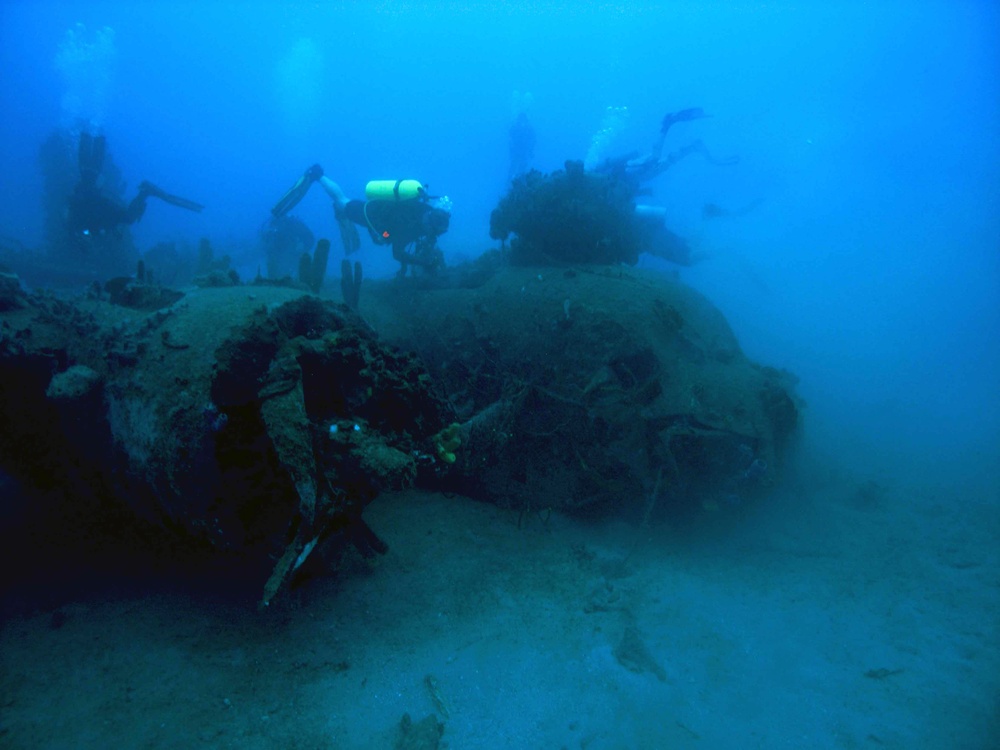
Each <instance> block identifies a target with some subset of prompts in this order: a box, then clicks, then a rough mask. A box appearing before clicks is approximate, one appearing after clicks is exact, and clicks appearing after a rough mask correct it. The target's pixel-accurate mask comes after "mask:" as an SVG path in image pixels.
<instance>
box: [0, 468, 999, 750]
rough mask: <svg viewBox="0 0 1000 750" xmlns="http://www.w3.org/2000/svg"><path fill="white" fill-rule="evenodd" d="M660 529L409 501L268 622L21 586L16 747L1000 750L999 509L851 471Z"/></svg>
mask: <svg viewBox="0 0 1000 750" xmlns="http://www.w3.org/2000/svg"><path fill="white" fill-rule="evenodd" d="M794 484H795V483H794V482H793V483H792V485H793V486H791V487H788V488H785V489H783V490H781V491H780V492H776V493H775V494H774V495H773V496H772V497H770V498H767V499H765V500H764V501H762V502H760V503H757V504H756V505H754V506H750V507H741V508H735V509H728V510H724V511H720V512H717V513H714V514H706V516H705V517H703V518H702V519H701V520H699V521H697V522H694V523H691V524H688V525H685V526H683V527H678V526H660V527H650V528H636V527H635V526H630V525H626V524H623V523H617V522H593V523H585V522H582V521H579V520H575V519H571V518H567V517H563V516H560V515H558V514H555V513H553V514H546V513H544V512H543V513H530V514H524V515H522V516H520V517H519V516H518V514H517V513H514V512H512V511H506V510H501V509H499V508H496V507H494V506H490V505H484V504H481V503H476V502H473V501H470V500H467V499H464V498H461V497H446V496H443V495H436V494H426V493H420V492H407V493H403V494H396V495H386V496H383V497H381V498H379V499H378V500H377V501H376V502H375V503H374V504H373V505H372V506H371V507H370V508H369V509H368V511H367V512H366V517H367V518H368V521H369V523H370V525H371V526H372V527H373V528H374V529H376V530H377V531H378V532H379V533H380V534H381V535H382V536H383V538H384V539H385V540H386V541H388V543H389V545H390V551H389V553H388V554H387V555H385V556H384V557H381V558H378V559H376V560H374V561H372V562H367V561H363V560H361V559H360V558H358V559H356V560H349V561H348V562H347V564H346V565H345V567H344V570H343V572H342V574H341V575H340V576H338V577H336V578H334V577H327V578H319V579H314V580H312V581H311V582H310V583H308V584H306V585H303V586H300V587H299V588H298V589H296V590H295V591H293V592H292V593H291V594H290V595H288V596H286V597H285V599H284V601H282V602H279V603H277V604H276V605H274V606H272V607H271V608H270V609H269V610H268V611H266V612H263V613H258V612H257V611H256V610H255V608H254V607H253V603H252V601H251V600H250V599H249V597H248V596H246V595H245V592H244V593H241V594H233V593H232V592H231V591H229V592H227V591H220V590H219V588H218V587H217V586H213V585H207V586H191V585H188V584H185V583H178V581H177V580H173V581H170V582H164V581H163V580H159V579H158V580H157V581H156V582H155V583H150V582H148V581H144V582H143V583H142V584H137V583H134V582H133V583H131V584H122V583H121V582H118V583H115V584H113V585H110V584H109V585H105V586H102V585H95V586H89V587H87V589H86V590H85V591H84V590H80V591H77V592H74V593H67V592H60V593H59V594H49V595H42V594H40V593H39V592H35V594H36V595H38V599H39V602H35V603H32V602H31V601H30V600H31V598H32V595H26V594H24V593H23V592H21V593H18V594H11V597H14V598H17V599H18V601H17V602H15V603H13V604H12V603H10V602H9V603H8V606H7V607H6V611H7V613H8V614H7V618H6V621H5V622H4V623H3V629H2V635H0V654H2V656H0V659H2V673H0V717H2V718H0V746H2V747H4V748H33V749H41V748H53V749H54V748H59V749H64V748H110V747H119V748H126V747H127V748H193V747H205V748H286V749H294V748H310V749H312V748H352V749H353V748H392V747H394V746H395V744H396V742H397V735H398V732H399V729H398V727H399V723H400V719H401V717H402V716H403V714H404V713H406V714H409V715H410V716H411V717H413V720H414V721H415V722H416V721H419V720H421V719H423V718H424V717H426V716H428V715H435V716H436V717H437V719H438V721H440V722H442V723H443V724H444V735H443V738H442V740H441V745H440V746H441V747H447V748H452V749H453V750H457V749H458V748H497V749H499V748H567V749H575V748H580V749H583V748H586V749H587V750H600V749H604V748H608V749H615V750H617V749H619V748H623V749H624V748H637V749H640V748H907V749H908V750H912V749H914V748H941V749H942V750H946V749H949V750H959V749H964V748H968V749H970V750H972V749H979V748H982V749H984V750H985V749H986V748H995V747H1000V720H998V715H1000V650H998V643H1000V546H998V545H997V539H998V538H1000V534H998V532H1000V511H998V507H997V502H996V501H997V498H990V497H983V498H970V497H955V496H952V495H950V494H949V492H951V491H950V490H949V489H947V488H931V487H927V486H926V485H925V486H922V487H920V488H917V489H912V488H904V487H901V486H896V485H893V484H892V483H879V482H872V481H865V482H857V481H852V480H847V479H844V478H838V477H835V476H831V477H830V478H829V479H828V480H826V481H823V482H820V483H819V484H820V485H821V486H819V487H817V486H815V485H816V483H815V482H811V483H810V484H812V485H813V486H812V487H811V489H810V490H809V491H808V492H805V491H804V490H803V491H797V490H796V488H795V486H794Z"/></svg>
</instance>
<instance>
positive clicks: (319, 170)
mask: <svg viewBox="0 0 1000 750" xmlns="http://www.w3.org/2000/svg"><path fill="white" fill-rule="evenodd" d="M322 176H323V167H321V166H320V165H319V164H313V165H312V166H311V167H309V169H307V170H306V174H305V177H306V179H307V180H309V181H310V182H316V180H318V179H319V178H320V177H322Z"/></svg>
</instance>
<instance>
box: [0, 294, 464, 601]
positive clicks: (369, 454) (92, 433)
mask: <svg viewBox="0 0 1000 750" xmlns="http://www.w3.org/2000/svg"><path fill="white" fill-rule="evenodd" d="M20 301H21V303H22V304H21V306H20V307H18V308H17V309H16V310H14V311H13V312H11V313H8V314H5V315H4V319H3V336H2V338H0V369H2V371H3V372H2V375H3V383H4V387H3V390H2V393H0V396H2V401H0V404H2V414H3V419H4V422H5V424H4V427H5V440H4V444H3V449H4V450H3V456H2V458H3V463H4V466H5V468H6V469H7V470H8V471H11V472H12V473H15V474H16V475H17V476H18V477H19V478H20V479H22V481H25V482H28V483H31V484H33V485H35V486H39V485H41V484H46V483H47V484H48V487H47V489H48V491H49V494H50V495H51V494H53V493H54V494H57V495H59V496H60V503H59V506H60V507H66V506H70V505H72V504H74V503H78V502H84V501H85V498H87V497H108V498H113V499H114V500H115V501H116V502H118V503H121V504H122V505H123V506H124V507H126V508H127V509H128V510H129V511H130V512H131V513H133V514H135V515H136V516H139V517H141V518H144V519H145V520H146V521H147V522H149V523H151V524H154V525H156V526H159V527H161V528H163V529H167V530H169V531H170V532H171V533H173V534H175V535H177V536H178V538H180V539H184V540H185V541H186V542H188V543H190V542H194V543H196V544H198V545H201V546H206V545H207V546H208V547H209V548H211V549H212V550H214V551H215V552H220V553H229V554H235V555H239V556H240V557H241V558H243V559H245V560H247V561H248V564H252V563H251V562H250V561H254V560H256V561H257V562H258V563H259V562H260V561H261V560H263V561H264V564H265V565H267V566H268V567H271V568H272V573H271V574H270V578H269V579H268V581H267V583H266V584H265V585H264V596H263V598H262V603H264V604H267V603H268V602H269V601H270V600H271V598H272V597H273V596H274V595H275V594H276V593H277V592H278V591H279V590H280V589H281V588H282V587H283V586H284V585H285V584H286V583H287V582H288V580H289V578H290V576H291V575H292V574H293V573H294V572H295V570H297V569H298V568H300V567H301V566H302V564H303V563H304V562H305V561H306V559H307V558H308V557H309V556H310V554H311V553H312V552H313V551H314V550H315V549H317V547H319V546H320V545H321V544H325V543H330V544H338V545H340V546H344V545H346V544H353V545H354V546H355V547H357V548H358V549H359V550H360V551H361V552H362V553H363V554H372V553H374V552H377V551H381V550H382V549H383V546H382V543H381V541H379V539H378V537H377V536H376V535H375V534H374V533H373V532H372V531H371V530H370V529H369V528H368V527H367V525H366V524H365V523H364V521H363V519H362V517H361V514H362V511H363V509H364V507H365V506H366V505H367V504H368V503H369V502H370V501H371V500H372V499H373V498H374V497H376V496H377V495H378V493H380V492H382V491H384V490H387V489H395V488H402V487H406V486H409V485H410V484H412V483H413V481H414V478H415V476H416V473H417V465H418V461H420V460H430V457H429V456H428V455H427V454H426V453H425V452H424V450H425V449H426V450H431V449H432V445H433V442H432V440H431V436H433V435H434V434H435V433H437V432H438V431H440V430H441V429H442V427H443V426H444V424H445V422H444V417H445V416H447V414H448V410H447V407H446V404H445V403H444V402H443V401H442V400H440V399H439V398H438V396H437V395H436V394H435V393H434V392H433V391H432V389H431V383H430V378H429V377H428V376H427V374H426V372H425V371H424V370H423V369H422V367H421V366H420V364H419V363H418V362H417V361H416V360H415V358H414V357H412V356H411V355H408V354H404V353H400V352H396V351H393V350H391V349H389V348H388V347H386V346H384V345H382V344H380V343H379V341H378V338H377V336H376V335H375V333H374V332H373V331H372V330H371V329H370V328H369V327H368V326H367V325H366V324H365V323H364V321H362V320H361V319H360V318H359V317H358V316H357V314H356V313H354V312H353V311H351V310H350V309H349V308H347V307H346V306H344V305H337V304H334V303H332V302H329V301H326V302H324V301H320V300H319V299H318V298H316V297H313V296H311V295H303V294H302V293H301V292H298V291H294V290H288V289H280V288H273V287H231V288H210V289H200V290H196V291H192V292H190V293H189V294H187V295H186V296H185V297H184V298H183V299H182V300H181V301H179V302H177V303H176V304H174V305H172V306H171V307H169V308H165V309H162V310H159V311H156V312H153V313H149V314H144V313H139V312H136V311H134V310H127V309H124V308H121V307H117V306H113V305H111V304H109V303H107V302H103V301H97V300H90V301H84V302H80V303H79V304H78V305H71V304H68V303H62V302H56V301H52V300H48V301H47V300H46V298H39V297H31V298H28V297H22V298H21V299H20ZM84 331H86V332H87V333H88V334H89V335H88V336H86V337H81V336H80V335H79V334H80V333H81V332H84ZM33 341H37V342H39V344H40V346H35V345H34V344H33V343H32V342H33ZM40 417H41V418H42V420H41V423H40V422H39V418H40ZM81 419H85V420H86V427H85V428H83V429H77V430H76V431H75V432H67V431H66V430H64V429H61V427H60V425H62V424H67V423H68V424H75V425H80V422H81ZM18 436H20V441H19V439H18ZM26 436H27V437H29V438H30V439H31V440H32V441H33V442H34V443H35V444H37V446H39V448H37V449H23V448H19V447H18V443H19V442H21V443H22V444H23V439H24V438H25V437H26ZM41 446H46V447H45V448H44V449H42V448H41ZM60 457H61V458H62V461H65V462H66V463H69V464H76V465H77V466H78V467H80V469H79V470H72V469H68V468H66V467H64V466H61V463H62V461H61V460H60ZM53 465H55V467H56V468H57V471H53V470H52V466H53ZM46 475H48V477H49V479H48V480H46ZM268 560H269V561H270V563H268V562H267V561H268Z"/></svg>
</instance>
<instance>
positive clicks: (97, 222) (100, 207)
mask: <svg viewBox="0 0 1000 750" xmlns="http://www.w3.org/2000/svg"><path fill="white" fill-rule="evenodd" d="M106 152H107V143H106V141H105V139H104V136H103V135H99V136H97V137H94V136H91V135H90V134H89V133H81V134H80V149H79V153H78V160H79V166H80V181H79V182H78V183H77V185H76V188H75V189H74V190H73V194H72V195H71V196H70V198H69V206H68V208H69V211H68V215H67V220H66V226H67V228H68V229H69V232H70V235H71V237H73V238H80V237H87V236H91V235H101V234H106V233H108V232H113V231H115V230H117V229H118V227H120V226H121V225H123V224H134V223H135V222H137V221H139V219H141V218H142V216H143V214H144V213H145V212H146V201H147V200H148V199H149V198H150V197H153V198H159V199H160V200H161V201H164V202H166V203H169V204H171V205H173V206H180V207H181V208H186V209H187V210H189V211H197V212H200V211H201V210H202V209H203V208H204V206H202V205H201V204H200V203H195V202H194V201H189V200H187V199H186V198H179V197H177V196H176V195H171V194H170V193H167V192H164V191H163V190H161V189H160V188H158V187H157V186H156V185H154V184H153V183H151V182H146V181H145V180H144V181H142V182H140V183H139V192H138V194H137V195H136V196H135V198H133V199H132V201H131V202H130V203H129V204H128V205H126V204H125V203H123V202H122V201H120V200H118V199H117V198H114V197H112V196H109V195H107V194H105V193H104V192H103V191H102V190H101V188H100V186H99V185H98V179H99V178H100V176H101V171H102V170H103V169H104V155H105V153H106Z"/></svg>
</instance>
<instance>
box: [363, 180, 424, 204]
mask: <svg viewBox="0 0 1000 750" xmlns="http://www.w3.org/2000/svg"><path fill="white" fill-rule="evenodd" d="M425 195H427V190H425V189H424V186H423V185H422V184H420V180H372V181H371V182H369V183H368V184H367V185H365V198H367V199H368V200H370V201H408V200H412V199H413V198H420V197H422V196H425Z"/></svg>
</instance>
